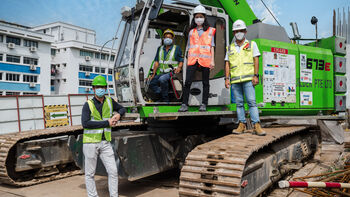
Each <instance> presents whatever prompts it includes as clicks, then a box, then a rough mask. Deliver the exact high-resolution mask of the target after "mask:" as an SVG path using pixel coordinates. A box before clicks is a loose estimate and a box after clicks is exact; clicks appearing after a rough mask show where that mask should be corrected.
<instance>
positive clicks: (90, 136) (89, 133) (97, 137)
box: [83, 97, 113, 143]
mask: <svg viewBox="0 0 350 197" xmlns="http://www.w3.org/2000/svg"><path fill="white" fill-rule="evenodd" d="M87 102H88V105H89V109H90V112H91V114H90V117H91V121H102V120H108V119H110V118H111V117H112V116H113V104H112V98H110V97H105V100H104V102H103V106H102V117H101V114H100V112H98V110H97V109H96V106H95V104H94V101H93V100H92V99H90V100H88V101H87ZM111 131H112V128H111V127H106V128H97V129H87V128H85V129H84V135H83V143H98V142H101V140H102V134H103V133H104V136H105V138H106V140H107V141H111V139H112V137H111Z"/></svg>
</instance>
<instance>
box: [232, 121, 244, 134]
mask: <svg viewBox="0 0 350 197" xmlns="http://www.w3.org/2000/svg"><path fill="white" fill-rule="evenodd" d="M245 130H246V126H245V124H244V123H243V122H240V123H239V125H238V127H237V129H233V131H232V133H233V134H242V133H244V131H245Z"/></svg>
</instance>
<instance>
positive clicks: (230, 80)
mask: <svg viewBox="0 0 350 197" xmlns="http://www.w3.org/2000/svg"><path fill="white" fill-rule="evenodd" d="M246 28H247V27H246V25H245V23H244V21H242V20H236V21H235V22H234V24H233V29H232V30H233V34H234V39H233V42H232V44H231V45H230V46H229V47H228V48H227V53H226V57H225V61H226V65H225V71H226V77H225V85H226V88H230V86H231V88H232V89H231V90H232V91H233V93H234V98H235V101H236V106H237V116H238V120H239V125H238V128H237V129H234V130H233V131H232V133H234V134H241V133H244V132H245V130H246V125H245V124H246V119H245V111H244V96H245V98H246V101H247V103H248V106H249V114H250V117H251V120H252V122H253V125H254V133H255V134H257V135H266V132H265V131H264V130H263V129H262V128H261V126H260V120H259V111H258V107H257V105H256V101H255V88H254V86H255V85H257V84H258V83H259V74H258V73H259V56H260V52H259V49H258V46H257V45H256V43H255V42H254V41H249V40H247V39H245V35H246V33H247V30H246Z"/></svg>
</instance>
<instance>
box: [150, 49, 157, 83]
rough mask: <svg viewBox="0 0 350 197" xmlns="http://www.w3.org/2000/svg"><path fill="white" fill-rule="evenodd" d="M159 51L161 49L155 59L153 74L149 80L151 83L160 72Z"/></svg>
mask: <svg viewBox="0 0 350 197" xmlns="http://www.w3.org/2000/svg"><path fill="white" fill-rule="evenodd" d="M159 50H160V47H158V49H157V53H156V57H155V58H154V64H153V73H152V75H151V76H149V78H148V80H150V81H152V79H153V78H154V76H155V75H156V74H157V70H158V67H159Z"/></svg>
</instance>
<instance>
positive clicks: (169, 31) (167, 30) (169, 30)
mask: <svg viewBox="0 0 350 197" xmlns="http://www.w3.org/2000/svg"><path fill="white" fill-rule="evenodd" d="M165 34H171V35H173V37H175V33H174V32H173V30H171V29H166V30H165V31H164V33H163V37H164V36H165Z"/></svg>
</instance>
